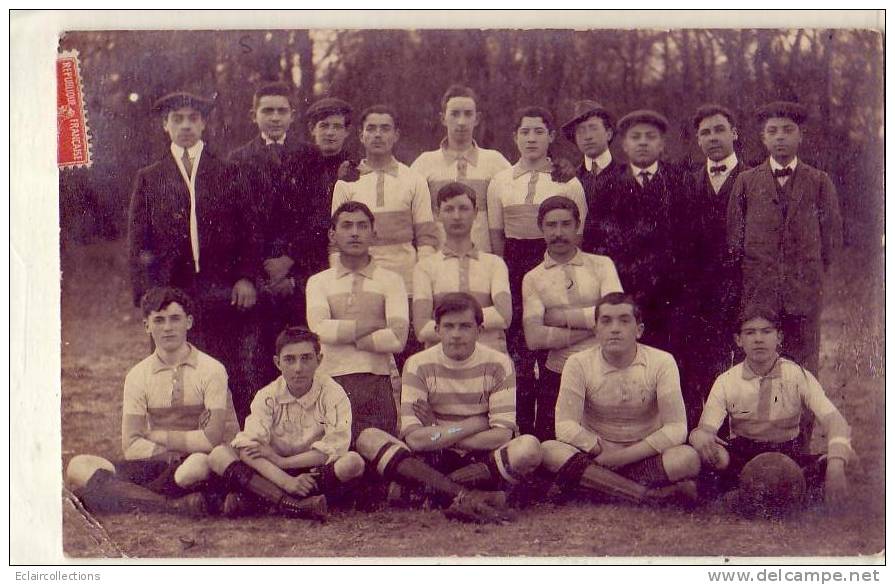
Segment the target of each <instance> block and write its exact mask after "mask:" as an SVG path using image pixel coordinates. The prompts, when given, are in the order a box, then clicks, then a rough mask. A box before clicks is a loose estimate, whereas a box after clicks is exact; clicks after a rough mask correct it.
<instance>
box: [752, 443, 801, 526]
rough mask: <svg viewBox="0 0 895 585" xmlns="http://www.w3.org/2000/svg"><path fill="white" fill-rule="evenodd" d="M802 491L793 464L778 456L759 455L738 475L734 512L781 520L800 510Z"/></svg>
mask: <svg viewBox="0 0 895 585" xmlns="http://www.w3.org/2000/svg"><path fill="white" fill-rule="evenodd" d="M805 489H806V486H805V476H804V474H803V473H802V469H801V468H800V467H799V466H798V464H797V463H796V462H795V461H793V460H792V459H791V458H789V457H787V456H786V455H784V454H782V453H762V454H761V455H758V456H757V457H754V458H753V459H751V460H750V461H749V462H748V463H747V464H746V465H745V466H744V467H743V470H742V472H740V486H739V498H738V502H737V511H738V512H739V513H740V514H742V515H743V516H746V517H749V518H782V517H784V516H786V515H787V514H789V513H791V512H793V511H795V510H797V509H799V508H800V507H801V504H802V502H803V500H804V498H805Z"/></svg>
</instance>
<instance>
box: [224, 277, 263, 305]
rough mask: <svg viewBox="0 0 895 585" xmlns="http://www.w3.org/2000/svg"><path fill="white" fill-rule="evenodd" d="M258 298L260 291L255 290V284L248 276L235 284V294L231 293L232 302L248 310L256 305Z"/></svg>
mask: <svg viewBox="0 0 895 585" xmlns="http://www.w3.org/2000/svg"><path fill="white" fill-rule="evenodd" d="M257 300H258V293H257V292H256V291H255V285H254V284H252V283H251V281H250V280H248V279H247V278H241V279H240V280H238V281H236V284H234V285H233V294H231V295H230V304H231V305H236V306H237V307H238V308H240V309H243V310H246V309H251V308H252V307H254V306H255V302H256V301H257Z"/></svg>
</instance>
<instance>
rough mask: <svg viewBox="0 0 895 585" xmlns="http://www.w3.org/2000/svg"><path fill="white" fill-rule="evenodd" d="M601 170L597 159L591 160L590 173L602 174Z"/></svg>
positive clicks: (594, 174)
mask: <svg viewBox="0 0 895 585" xmlns="http://www.w3.org/2000/svg"><path fill="white" fill-rule="evenodd" d="M600 170H601V169H600V165H598V164H597V161H595V160H592V161H590V174H592V175H593V176H595V177H596V176H597V175H599V174H600Z"/></svg>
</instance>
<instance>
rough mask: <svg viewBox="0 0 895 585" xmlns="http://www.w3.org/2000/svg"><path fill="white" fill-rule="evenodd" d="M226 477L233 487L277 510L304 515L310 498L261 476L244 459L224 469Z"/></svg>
mask: <svg viewBox="0 0 895 585" xmlns="http://www.w3.org/2000/svg"><path fill="white" fill-rule="evenodd" d="M223 477H224V479H225V480H226V481H227V482H228V483H229V484H230V486H231V487H233V488H236V489H240V490H244V491H246V492H248V493H250V494H252V495H254V496H257V497H258V498H260V499H261V500H263V501H265V502H267V503H268V504H271V505H273V507H274V508H275V509H276V511H277V512H280V513H285V514H296V515H299V516H301V515H304V512H305V509H306V508H307V507H308V502H307V500H308V499H309V498H304V499H300V498H296V497H294V496H291V495H289V494H288V493H286V492H284V491H283V490H282V489H280V488H279V487H278V486H277V485H276V484H275V483H273V482H272V481H270V480H269V479H267V478H266V477H263V476H261V475H260V474H259V473H257V472H256V471H255V470H254V469H252V468H251V467H249V466H248V465H246V464H245V463H243V462H242V461H234V462H233V463H231V464H230V465H229V466H228V467H227V469H225V470H224V474H223Z"/></svg>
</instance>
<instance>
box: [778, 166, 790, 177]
mask: <svg viewBox="0 0 895 585" xmlns="http://www.w3.org/2000/svg"><path fill="white" fill-rule="evenodd" d="M791 174H792V169H791V168H790V167H786V168H785V169H775V170H774V177H776V178H778V179H779V178H780V177H788V176H790V175H791Z"/></svg>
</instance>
